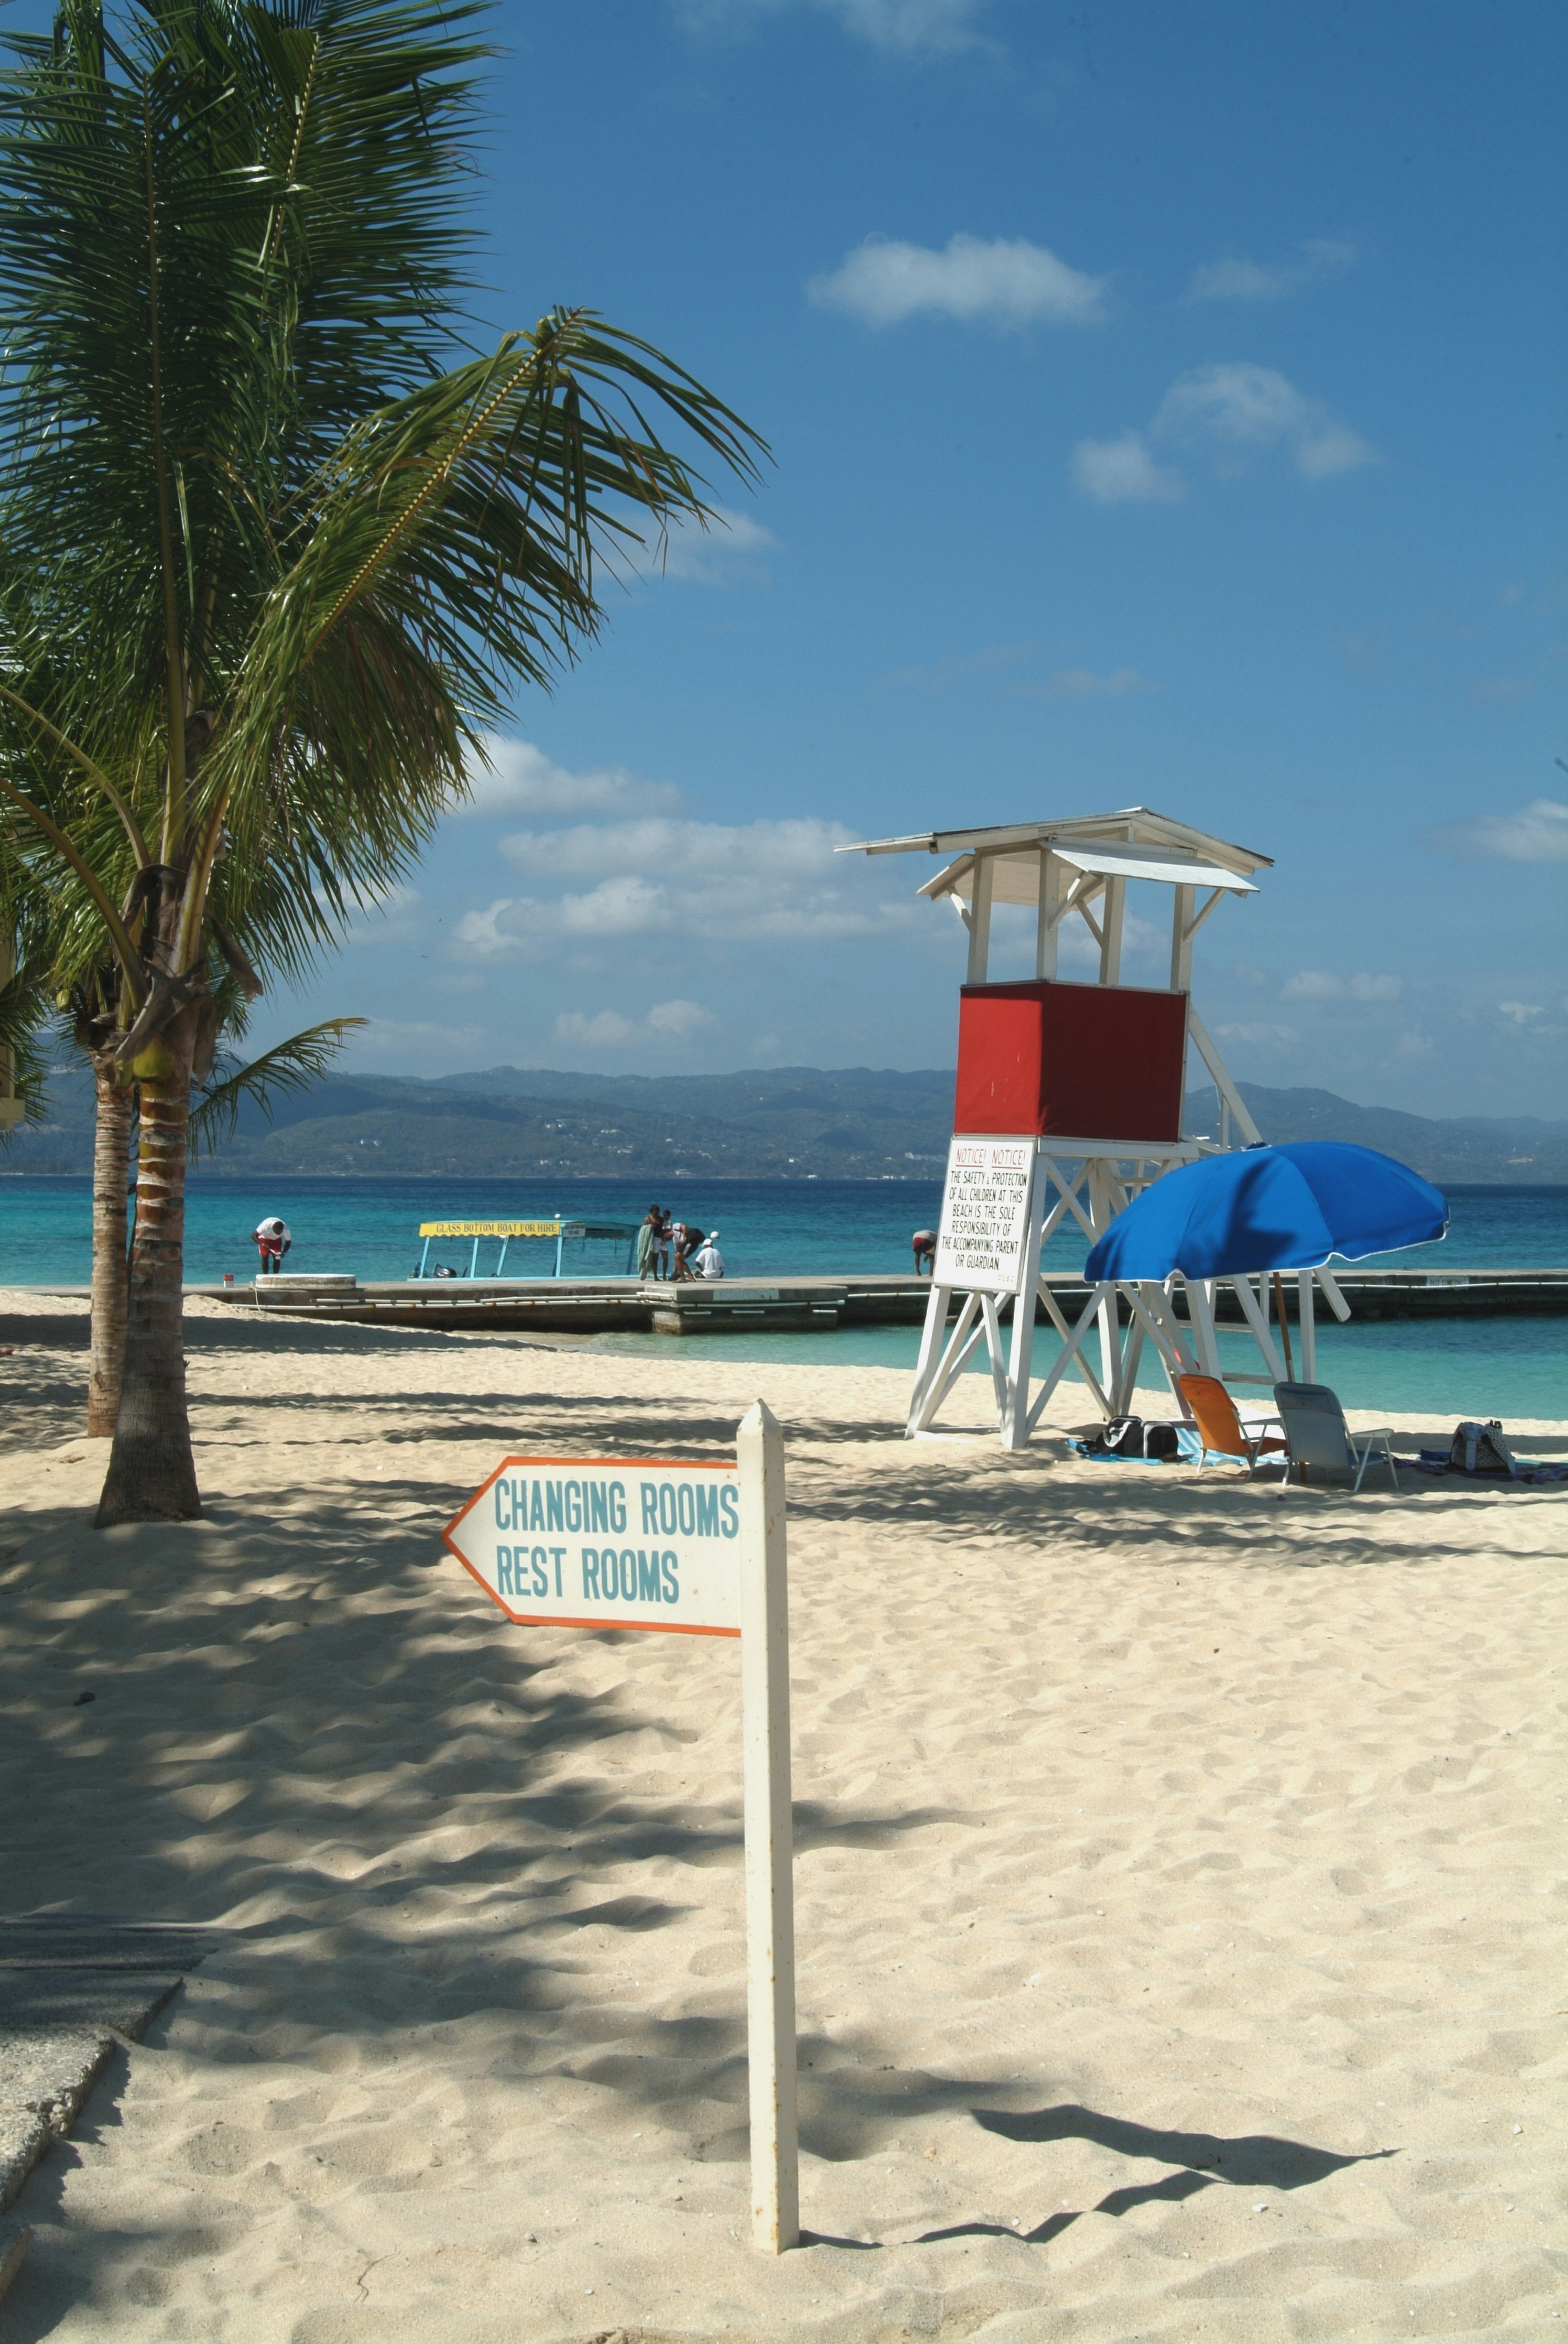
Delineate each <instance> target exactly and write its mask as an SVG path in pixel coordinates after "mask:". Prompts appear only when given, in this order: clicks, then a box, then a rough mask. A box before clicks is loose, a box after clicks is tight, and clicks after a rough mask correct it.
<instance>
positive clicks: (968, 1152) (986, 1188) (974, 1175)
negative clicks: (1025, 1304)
mask: <svg viewBox="0 0 1568 2344" xmlns="http://www.w3.org/2000/svg"><path fill="white" fill-rule="evenodd" d="M1033 1154H1034V1147H1033V1142H1032V1141H1030V1140H1028V1139H1023V1140H995V1139H962V1138H955V1139H954V1141H953V1143H952V1148H951V1151H950V1155H949V1157H948V1177H947V1187H946V1189H945V1191H944V1193H943V1197H942V1215H941V1221H940V1230H939V1238H938V1258H937V1267H936V1277H937V1283H938V1284H939V1285H954V1286H962V1285H970V1284H972V1285H975V1286H996V1287H999V1288H1002V1289H1004V1290H1005V1289H1006V1288H1010V1287H1011V1286H1012V1285H1014V1284H1015V1282H1016V1280H1017V1276H1018V1264H1019V1252H1020V1248H1021V1246H1022V1243H1023V1233H1024V1225H1025V1222H1026V1220H1027V1218H1028V1214H1029V1184H1030V1164H1031V1159H1032V1157H1033Z"/></svg>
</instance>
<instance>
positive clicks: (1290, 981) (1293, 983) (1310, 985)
mask: <svg viewBox="0 0 1568 2344" xmlns="http://www.w3.org/2000/svg"><path fill="white" fill-rule="evenodd" d="M1280 991H1281V993H1282V995H1283V997H1284V999H1285V1000H1287V1001H1337V1000H1338V999H1339V997H1340V995H1341V994H1342V993H1343V991H1344V986H1343V985H1342V984H1341V983H1340V980H1339V978H1338V977H1337V976H1331V975H1329V974H1328V972H1327V970H1326V969H1322V968H1302V969H1298V970H1297V972H1296V974H1295V975H1294V976H1288V977H1287V978H1286V979H1285V982H1284V984H1283V985H1282V986H1281V988H1280Z"/></svg>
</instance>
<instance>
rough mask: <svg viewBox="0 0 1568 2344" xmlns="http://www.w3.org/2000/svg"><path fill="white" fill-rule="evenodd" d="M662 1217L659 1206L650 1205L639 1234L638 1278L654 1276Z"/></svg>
mask: <svg viewBox="0 0 1568 2344" xmlns="http://www.w3.org/2000/svg"><path fill="white" fill-rule="evenodd" d="M661 1218H662V1216H661V1215H660V1213H659V1209H658V1206H657V1205H650V1206H649V1207H648V1210H647V1212H646V1213H645V1214H644V1215H643V1218H642V1227H641V1228H639V1229H638V1233H637V1274H638V1278H650V1277H652V1275H653V1258H654V1249H655V1248H656V1247H657V1245H658V1231H659V1224H660V1221H661Z"/></svg>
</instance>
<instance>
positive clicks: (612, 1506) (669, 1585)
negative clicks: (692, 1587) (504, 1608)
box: [491, 1473, 740, 1608]
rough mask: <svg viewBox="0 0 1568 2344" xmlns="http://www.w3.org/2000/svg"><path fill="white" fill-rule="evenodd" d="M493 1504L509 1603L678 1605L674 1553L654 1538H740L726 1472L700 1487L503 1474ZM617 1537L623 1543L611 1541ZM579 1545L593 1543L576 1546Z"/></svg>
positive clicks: (689, 1482) (695, 1483) (734, 1494)
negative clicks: (556, 1536)
mask: <svg viewBox="0 0 1568 2344" xmlns="http://www.w3.org/2000/svg"><path fill="white" fill-rule="evenodd" d="M491 1503H492V1507H493V1510H494V1528H495V1532H496V1544H495V1548H494V1557H495V1581H496V1592H497V1593H498V1595H501V1596H509V1597H511V1598H512V1600H513V1601H523V1600H527V1601H536V1602H539V1601H542V1602H554V1603H565V1604H581V1605H585V1606H591V1605H594V1604H614V1605H617V1606H618V1607H622V1608H624V1607H626V1606H628V1605H632V1604H635V1605H637V1606H638V1608H642V1607H645V1606H648V1605H653V1604H658V1605H660V1606H668V1607H670V1608H678V1606H679V1605H680V1602H681V1596H682V1586H681V1554H680V1551H679V1549H678V1548H677V1547H671V1546H666V1545H664V1544H662V1543H661V1541H664V1540H667V1539H678V1540H679V1541H680V1542H681V1545H682V1546H684V1545H685V1544H686V1543H687V1542H688V1541H724V1540H729V1539H735V1538H738V1537H739V1531H740V1503H739V1493H738V1491H737V1490H736V1486H735V1482H734V1480H733V1478H732V1477H730V1476H729V1475H719V1474H715V1476H714V1478H713V1480H711V1481H707V1480H697V1479H695V1478H689V1477H688V1476H687V1475H685V1474H681V1475H679V1476H678V1477H672V1478H670V1479H668V1480H665V1479H663V1478H648V1479H643V1478H641V1477H638V1478H636V1479H632V1478H630V1477H628V1479H626V1480H621V1479H619V1478H611V1477H604V1478H590V1477H588V1476H587V1475H581V1476H579V1475H568V1476H564V1477H557V1476H550V1477H546V1476H544V1475H539V1474H522V1473H516V1474H512V1473H502V1474H500V1475H498V1478H497V1480H496V1481H495V1483H494V1484H493V1487H492V1490H491ZM552 1531H558V1532H561V1533H563V1537H562V1539H561V1541H560V1542H559V1543H554V1542H551V1541H550V1533H551V1532H552ZM541 1533H542V1537H541V1536H540V1534H541ZM525 1538H526V1541H527V1542H526V1543H525V1542H519V1541H521V1540H523V1539H525ZM621 1538H626V1539H627V1540H628V1544H626V1545H625V1546H621V1545H619V1544H618V1543H612V1541H618V1540H620V1539H621ZM536 1539H538V1541H539V1542H538V1543H535V1542H534V1541H536ZM583 1539H592V1540H593V1541H595V1542H594V1543H593V1544H592V1545H588V1544H584V1543H579V1542H578V1541H581V1540H583ZM632 1540H636V1541H638V1543H637V1544H635V1545H634V1544H632V1543H630V1542H629V1541H632ZM503 1541H506V1542H505V1543H503ZM710 1551H711V1549H710ZM704 1575H706V1574H704Z"/></svg>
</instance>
